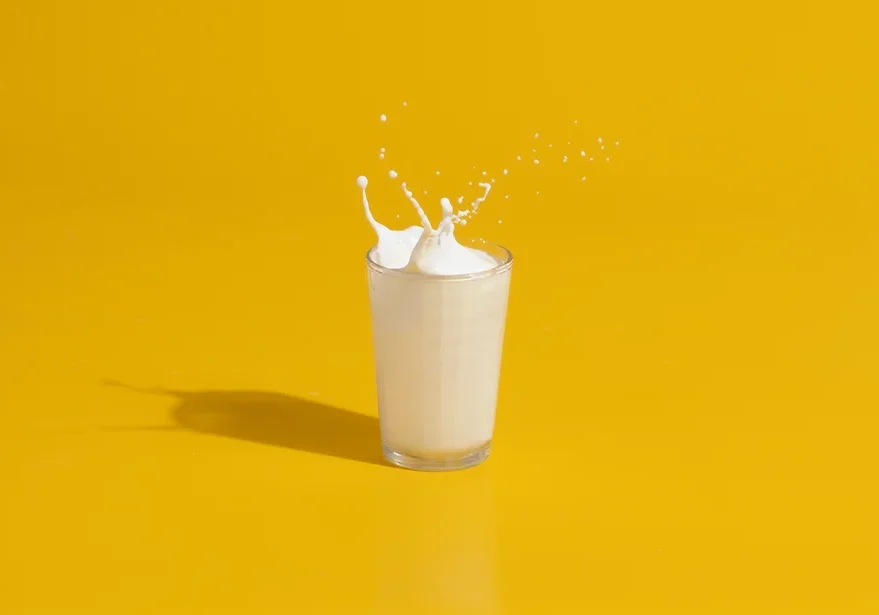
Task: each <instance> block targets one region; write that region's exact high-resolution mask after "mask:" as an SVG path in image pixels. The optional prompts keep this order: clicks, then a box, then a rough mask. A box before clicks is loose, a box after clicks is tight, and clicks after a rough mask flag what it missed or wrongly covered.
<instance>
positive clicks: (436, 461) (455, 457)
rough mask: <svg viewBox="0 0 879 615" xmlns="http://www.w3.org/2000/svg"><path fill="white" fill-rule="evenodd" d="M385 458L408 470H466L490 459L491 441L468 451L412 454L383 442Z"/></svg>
mask: <svg viewBox="0 0 879 615" xmlns="http://www.w3.org/2000/svg"><path fill="white" fill-rule="evenodd" d="M382 450H383V451H384V454H385V459H387V460H388V461H389V462H391V463H392V464H394V465H395V466H399V467H401V468H406V469H408V470H420V471H422V472H451V471H453V470H466V469H467V468H472V467H473V466H478V465H479V464H480V463H482V462H483V461H485V460H486V459H488V454H489V453H490V452H491V441H489V442H486V443H485V444H483V445H482V446H480V447H479V448H476V449H474V450H471V451H466V452H463V453H462V452H460V451H459V452H456V453H450V454H449V455H442V454H431V455H410V454H407V453H402V452H400V451H395V450H394V449H393V448H391V447H390V446H388V445H387V444H382Z"/></svg>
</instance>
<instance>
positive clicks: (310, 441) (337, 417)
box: [105, 381, 390, 467]
mask: <svg viewBox="0 0 879 615" xmlns="http://www.w3.org/2000/svg"><path fill="white" fill-rule="evenodd" d="M105 384H107V385H110V386H118V387H122V388H125V389H128V390H131V391H136V392H140V393H147V394H152V395H161V396H166V397H168V398H170V399H172V400H174V402H175V405H174V407H173V409H172V410H171V416H172V418H173V419H174V421H175V422H176V423H177V424H178V425H179V426H180V427H182V428H184V429H188V430H191V431H195V432H198V433H203V434H210V435H214V436H223V437H227V438H235V439H237V440H245V441H247V442H255V443H259V444H266V445H269V446H279V447H283V448H291V449H296V450H300V451H306V452H309V453H316V454H318V455H327V456H330V457H339V458H342V459H349V460H351V461H360V462H363V463H372V464H376V465H382V466H388V467H390V466H389V464H388V463H387V462H386V461H385V460H384V457H383V456H382V452H381V436H380V432H379V425H378V419H377V418H374V417H371V416H365V415H362V414H358V413H356V412H351V411H349V410H343V409H341V408H335V407H333V406H327V405H325V404H320V403H317V402H314V401H310V400H306V399H301V398H298V397H291V396H289V395H283V394H281V393H270V392H265V391H172V390H164V389H137V388H134V387H130V386H127V385H124V384H121V383H118V382H112V381H106V382H105Z"/></svg>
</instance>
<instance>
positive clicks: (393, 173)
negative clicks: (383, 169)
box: [388, 169, 397, 179]
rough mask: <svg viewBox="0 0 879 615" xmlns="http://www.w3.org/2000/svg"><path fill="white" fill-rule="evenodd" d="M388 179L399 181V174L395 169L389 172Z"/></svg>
mask: <svg viewBox="0 0 879 615" xmlns="http://www.w3.org/2000/svg"><path fill="white" fill-rule="evenodd" d="M388 177H390V178H391V179H397V172H396V171H395V170H394V169H391V170H390V171H388Z"/></svg>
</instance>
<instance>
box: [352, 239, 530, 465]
mask: <svg viewBox="0 0 879 615" xmlns="http://www.w3.org/2000/svg"><path fill="white" fill-rule="evenodd" d="M472 248H474V249H477V250H479V251H482V252H484V253H486V254H487V255H489V256H490V257H491V258H493V259H494V260H495V261H496V262H497V266H495V267H494V268H492V269H489V270H487V271H481V272H478V273H470V274H463V275H429V274H425V273H422V272H419V271H410V270H405V269H390V268H387V267H383V266H381V265H380V264H378V263H377V262H376V261H377V260H378V259H377V258H376V250H377V248H372V249H371V250H370V251H369V252H368V253H367V257H366V264H367V273H368V277H369V299H370V308H371V312H372V331H373V346H374V350H375V367H376V379H377V385H378V411H379V423H380V425H381V437H382V448H383V450H384V454H385V457H386V458H387V459H388V461H390V462H391V463H393V464H395V465H397V466H401V467H404V468H410V469H415V470H460V469H464V468H469V467H471V466H475V465H477V464H479V463H481V462H482V461H484V460H485V459H486V458H487V457H488V454H489V451H490V449H491V439H492V432H493V431H494V419H495V408H496V405H497V393H498V382H499V379H500V370H501V354H502V350H503V341H504V325H505V321H506V314H507V297H508V294H509V288H510V275H511V272H512V266H513V256H512V254H511V253H510V252H509V251H508V250H507V249H506V248H503V247H501V246H499V245H494V244H490V243H484V242H482V241H479V242H473V244H472Z"/></svg>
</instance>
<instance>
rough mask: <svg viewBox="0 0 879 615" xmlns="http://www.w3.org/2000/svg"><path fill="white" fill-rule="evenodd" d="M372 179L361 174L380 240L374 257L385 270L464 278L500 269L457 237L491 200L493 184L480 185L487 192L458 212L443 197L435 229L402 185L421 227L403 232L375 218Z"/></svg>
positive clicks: (366, 202)
mask: <svg viewBox="0 0 879 615" xmlns="http://www.w3.org/2000/svg"><path fill="white" fill-rule="evenodd" d="M368 184H369V180H368V179H367V178H366V177H365V176H363V175H361V176H360V177H358V178H357V185H358V187H360V191H361V195H362V199H363V210H364V213H365V214H366V220H367V221H368V222H369V224H370V226H372V228H373V230H374V231H375V234H376V236H377V237H378V243H377V245H376V248H375V251H374V253H373V256H374V258H375V260H376V262H377V263H378V264H379V265H381V266H382V267H387V268H389V269H402V270H405V271H413V272H419V273H424V274H428V275H461V274H468V273H479V272H481V271H488V270H489V269H493V268H494V267H497V265H498V262H497V261H496V260H495V259H494V258H493V257H491V256H490V255H489V254H487V253H485V252H482V251H481V250H474V249H472V248H468V247H465V246H462V245H461V244H460V243H458V241H457V239H456V238H455V225H456V224H462V225H463V224H466V223H467V218H469V217H470V216H472V215H474V214H475V213H476V212H477V211H479V206H480V205H481V204H482V203H483V202H484V201H485V199H486V198H488V193H489V192H491V184H489V183H481V184H479V185H480V186H481V187H482V188H483V189H484V190H485V192H484V193H483V195H482V196H481V197H479V198H477V199H476V200H475V201H473V203H472V204H471V205H470V209H465V210H460V211H458V212H457V213H454V210H453V208H452V203H451V201H449V199H447V198H445V197H443V198H442V199H440V207H441V209H442V214H443V217H442V220H441V221H440V223H439V225H437V228H436V229H434V228H433V226H432V225H431V223H430V219H429V218H428V217H427V214H426V213H424V209H423V208H422V207H421V204H420V203H419V202H418V200H417V199H416V198H415V196H414V195H413V194H412V191H411V190H409V188H408V187H407V185H406V182H402V183H401V187H402V189H403V194H405V195H406V198H407V199H409V202H410V203H412V206H413V207H414V208H415V212H416V213H417V214H418V218H419V220H420V221H421V226H420V227H419V226H410V227H409V228H406V229H403V230H392V229H390V228H388V227H387V226H385V225H383V224H382V223H380V222H379V221H378V220H376V219H375V217H374V216H373V215H372V211H371V210H370V208H369V199H368V198H367V196H366V187H367V185H368Z"/></svg>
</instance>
